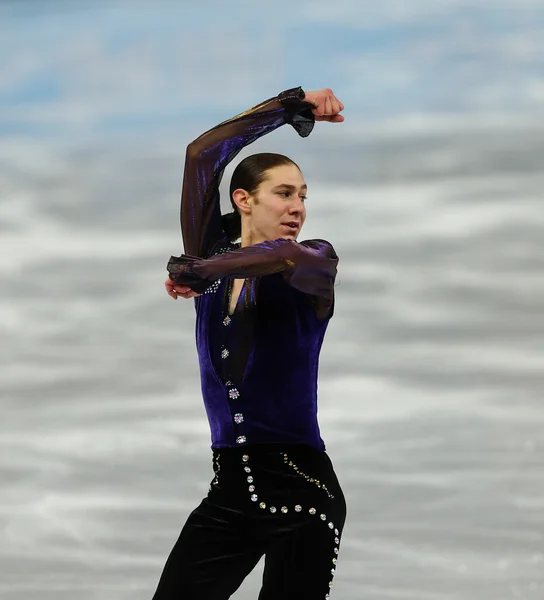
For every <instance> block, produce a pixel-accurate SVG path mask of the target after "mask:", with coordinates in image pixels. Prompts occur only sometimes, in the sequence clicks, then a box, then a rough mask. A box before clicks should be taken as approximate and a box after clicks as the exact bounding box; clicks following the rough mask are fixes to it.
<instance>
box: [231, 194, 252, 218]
mask: <svg viewBox="0 0 544 600" xmlns="http://www.w3.org/2000/svg"><path fill="white" fill-rule="evenodd" d="M250 198H251V196H250V195H249V194H248V193H247V192H246V190H242V189H237V190H234V192H232V200H233V201H234V204H236V206H237V207H238V210H239V211H240V214H246V215H247V214H249V213H250V212H251V201H250Z"/></svg>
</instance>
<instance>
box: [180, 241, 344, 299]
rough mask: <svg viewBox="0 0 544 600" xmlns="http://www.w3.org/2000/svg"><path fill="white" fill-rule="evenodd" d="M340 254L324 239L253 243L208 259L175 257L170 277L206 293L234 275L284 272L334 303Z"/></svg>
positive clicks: (303, 288) (300, 286) (309, 291)
mask: <svg viewBox="0 0 544 600" xmlns="http://www.w3.org/2000/svg"><path fill="white" fill-rule="evenodd" d="M337 265H338V256H337V254H336V252H335V250H334V248H333V247H332V245H331V244H330V243H329V242H327V241H325V240H306V241H304V242H300V243H299V242H295V241H294V240H287V239H283V238H280V239H277V240H274V241H266V242H262V243H260V244H255V245H254V246H245V247H244V248H237V249H236V250H232V251H231V252H227V253H225V254H219V255H217V256H213V257H211V258H208V259H200V258H197V257H193V256H187V255H182V256H180V257H174V256H172V257H171V259H170V262H169V263H168V272H169V273H170V278H171V279H172V281H174V282H175V283H177V284H180V285H188V286H189V287H191V289H193V290H194V291H196V292H198V293H202V292H204V291H205V290H206V289H207V288H208V287H209V286H210V285H211V284H212V283H213V282H214V281H215V280H217V279H219V278H221V277H226V276H231V277H234V278H237V279H245V278H247V277H259V276H262V275H271V274H273V273H280V272H283V273H284V278H285V279H286V281H287V282H288V283H289V284H290V285H292V286H293V287H294V288H296V289H298V290H300V291H301V292H304V293H306V294H310V295H312V296H316V297H319V298H322V299H324V300H327V301H329V302H331V301H332V300H333V298H334V280H335V278H336V272H337Z"/></svg>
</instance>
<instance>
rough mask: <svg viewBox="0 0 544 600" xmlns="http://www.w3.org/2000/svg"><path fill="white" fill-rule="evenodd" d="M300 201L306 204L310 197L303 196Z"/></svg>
mask: <svg viewBox="0 0 544 600" xmlns="http://www.w3.org/2000/svg"><path fill="white" fill-rule="evenodd" d="M300 199H301V200H302V202H306V200H308V196H301V197H300Z"/></svg>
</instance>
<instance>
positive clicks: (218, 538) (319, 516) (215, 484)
mask: <svg viewBox="0 0 544 600" xmlns="http://www.w3.org/2000/svg"><path fill="white" fill-rule="evenodd" d="M212 464H213V468H214V472H215V478H214V479H213V481H212V482H211V485H210V491H209V493H208V495H207V497H206V498H204V499H203V500H202V502H201V503H200V505H199V506H198V507H197V508H196V509H195V510H193V512H192V513H191V514H190V515H189V517H188V519H187V522H186V523H185V525H184V527H183V529H182V531H181V534H180V536H179V539H178V540H177V542H176V544H175V545H174V548H173V549H172V552H171V553H170V556H169V557H168V560H167V562H166V565H165V567H164V570H163V573H162V575H161V578H160V581H159V585H158V588H157V591H156V592H155V595H154V596H153V600H182V599H183V600H227V599H228V598H230V597H231V595H232V594H233V593H234V592H235V591H236V590H237V589H238V588H239V587H240V585H241V584H242V582H243V580H244V579H245V577H246V576H247V575H248V574H249V573H250V572H251V571H252V570H253V568H254V567H255V566H256V564H257V563H258V562H259V560H260V558H261V557H262V556H263V555H264V556H265V564H264V572H263V581H262V588H261V592H260V594H259V597H258V600H279V599H280V598H281V600H325V599H328V598H329V594H330V588H331V586H332V583H333V579H334V575H335V571H336V562H337V559H338V554H339V548H340V539H341V537H342V529H343V527H344V521H345V518H346V503H345V498H344V494H343V493H342V490H341V488H340V485H339V483H338V479H337V477H336V475H335V472H334V468H333V465H332V463H331V460H330V459H329V456H328V455H327V454H326V453H325V452H319V451H318V450H316V449H314V448H312V447H310V446H306V445H270V444H267V445H254V446H249V445H248V446H245V447H240V448H223V449H219V450H214V451H213V459H212Z"/></svg>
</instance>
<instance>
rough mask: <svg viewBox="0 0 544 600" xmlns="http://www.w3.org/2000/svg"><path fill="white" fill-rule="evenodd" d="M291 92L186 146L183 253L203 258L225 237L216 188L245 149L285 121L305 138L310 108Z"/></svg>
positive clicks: (301, 95) (298, 91) (309, 126)
mask: <svg viewBox="0 0 544 600" xmlns="http://www.w3.org/2000/svg"><path fill="white" fill-rule="evenodd" d="M303 98H304V92H303V91H302V88H300V87H299V88H293V89H290V90H286V91H285V92H282V93H281V94H279V95H278V96H277V97H275V98H270V99H269V100H266V101H264V102H262V103H260V104H258V105H257V106H254V107H253V108H251V109H249V110H247V111H245V112H243V113H241V114H239V115H237V116H235V117H233V118H232V119H229V120H227V121H224V122H223V123H220V124H219V125H217V126H216V127H214V128H213V129H210V130H209V131H207V132H206V133H204V134H202V135H201V136H200V137H199V138H197V139H196V140H195V141H194V142H191V144H189V146H188V148H187V154H186V158H185V171H184V177H183V187H182V195H181V215H180V216H181V230H182V235H183V244H184V248H185V252H186V254H187V255H190V256H195V257H201V258H205V257H208V256H210V254H211V253H212V249H213V247H214V246H215V245H216V243H217V242H218V241H219V240H220V239H221V238H223V237H224V236H223V231H222V228H221V208H220V204H219V184H220V183H221V178H222V176H223V172H224V169H225V167H226V166H227V165H228V164H229V162H230V161H231V160H232V159H233V158H234V157H235V156H236V155H237V154H238V153H239V152H240V151H241V150H242V149H243V148H244V147H245V146H247V145H249V144H251V143H252V142H254V141H255V140H257V139H258V138H260V137H261V136H263V135H265V134H267V133H269V132H271V131H273V130H274V129H277V128H278V127H280V126H281V125H284V124H286V123H289V124H291V125H292V126H293V127H294V128H295V130H296V131H297V133H298V134H299V135H300V136H302V137H306V136H308V135H309V134H310V132H311V131H312V129H313V126H314V115H313V113H312V110H311V108H312V107H311V104H309V103H308V102H304V100H303Z"/></svg>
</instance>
